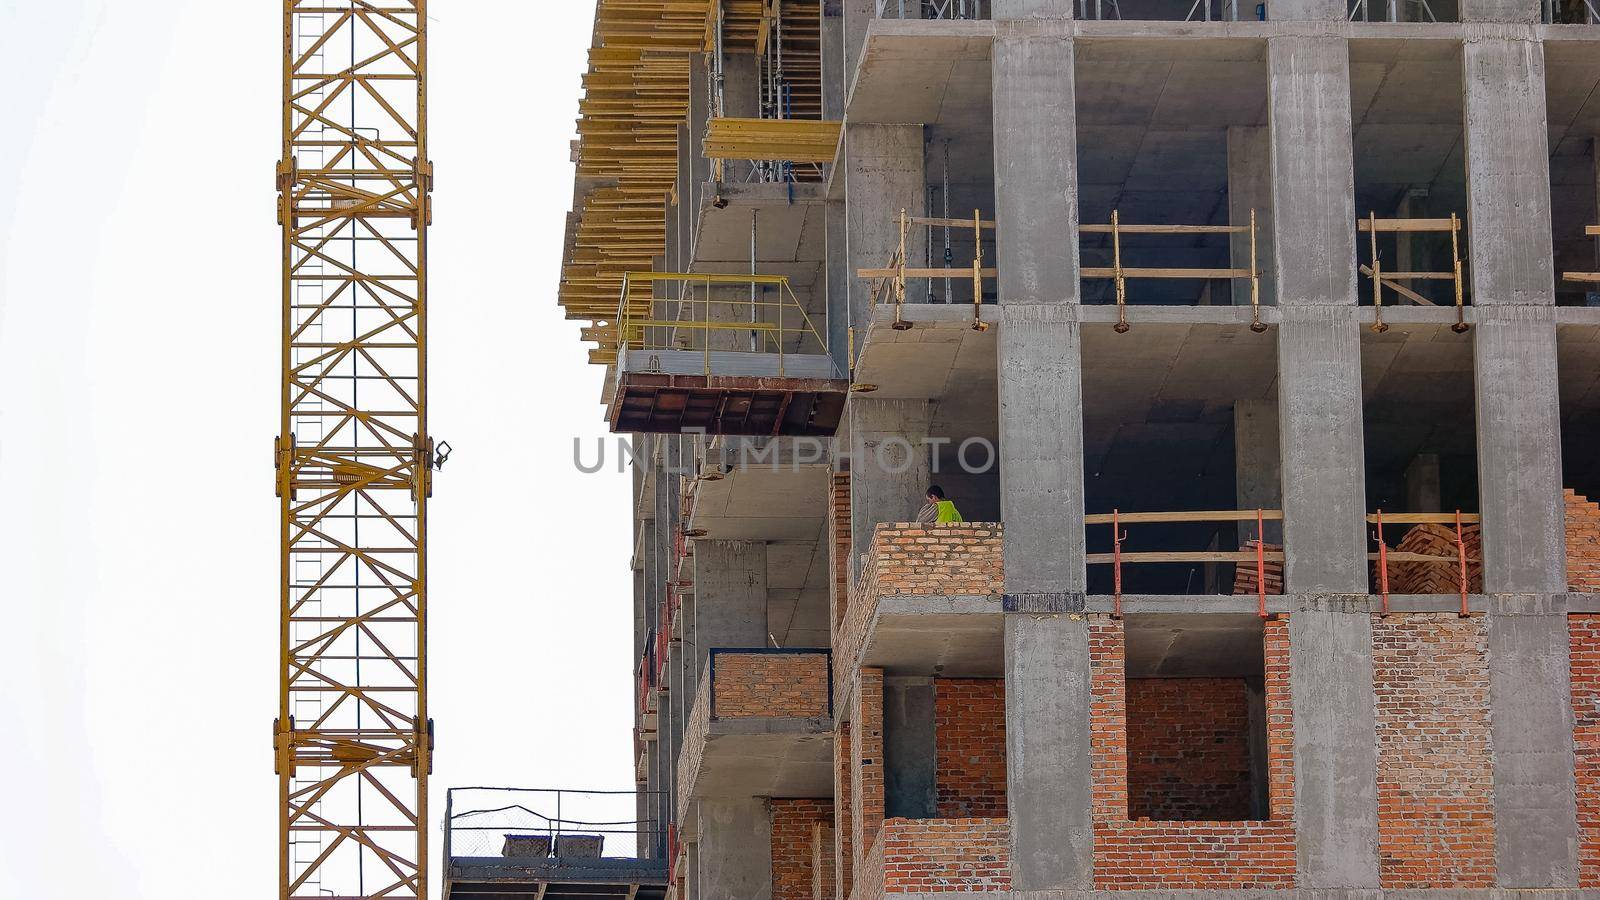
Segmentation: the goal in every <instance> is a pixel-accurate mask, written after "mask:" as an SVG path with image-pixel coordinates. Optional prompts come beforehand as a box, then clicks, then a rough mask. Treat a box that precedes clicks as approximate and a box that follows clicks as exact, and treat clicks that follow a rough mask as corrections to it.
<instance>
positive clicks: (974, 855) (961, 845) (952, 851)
mask: <svg viewBox="0 0 1600 900" xmlns="http://www.w3.org/2000/svg"><path fill="white" fill-rule="evenodd" d="M879 841H880V843H881V845H882V858H883V861H882V863H881V864H880V865H879V866H878V869H879V870H880V871H881V872H882V873H883V892H884V893H885V894H924V893H947V892H954V891H1008V890H1010V889H1011V854H1010V829H1009V827H1008V823H1007V821H1006V820H1005V819H1003V818H1000V819H996V818H977V819H973V818H963V819H889V820H887V821H885V822H884V823H883V833H882V834H881V835H880V836H879ZM874 862H876V858H875V859H874Z"/></svg>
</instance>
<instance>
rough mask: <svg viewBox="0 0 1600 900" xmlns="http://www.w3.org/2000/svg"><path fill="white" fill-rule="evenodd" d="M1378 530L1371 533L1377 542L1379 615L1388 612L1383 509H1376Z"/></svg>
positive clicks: (1387, 555) (1387, 549)
mask: <svg viewBox="0 0 1600 900" xmlns="http://www.w3.org/2000/svg"><path fill="white" fill-rule="evenodd" d="M1377 527H1378V530H1377V531H1376V532H1374V533H1373V535H1372V536H1373V538H1374V539H1375V540H1377V542H1378V594H1379V595H1380V596H1381V597H1382V598H1383V603H1382V606H1380V607H1379V610H1380V611H1379V615H1384V616H1387V615H1388V614H1389V545H1388V544H1387V543H1385V542H1384V540H1383V510H1381V509H1380V510H1378V515H1377Z"/></svg>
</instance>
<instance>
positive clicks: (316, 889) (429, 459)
mask: <svg viewBox="0 0 1600 900" xmlns="http://www.w3.org/2000/svg"><path fill="white" fill-rule="evenodd" d="M283 29H284V30H283V54H284V56H283V148H282V156H281V157H280V160H281V161H280V162H279V164H278V179H277V184H278V194H279V196H278V220H279V224H280V225H281V226H282V230H283V384H282V388H283V395H282V411H281V421H280V430H279V432H278V434H279V437H278V439H277V446H276V460H275V461H276V466H277V494H278V497H279V503H280V508H281V515H282V538H281V547H280V563H281V570H282V571H281V584H280V591H281V595H280V602H281V611H282V622H281V630H280V635H279V637H280V641H281V654H280V666H281V671H280V681H279V699H278V718H277V720H276V722H275V723H274V729H273V743H274V749H275V758H276V771H277V775H278V786H279V839H280V840H279V897H280V898H281V900H293V898H306V900H310V898H322V900H327V898H350V900H354V898H375V897H385V898H423V897H426V896H427V889H428V865H427V855H428V853H427V810H428V801H427V796H428V773H429V768H430V766H431V753H432V724H431V722H430V720H429V719H428V708H427V666H426V657H427V640H426V624H427V500H428V495H429V493H430V490H431V485H430V478H431V474H432V471H433V470H434V469H435V468H437V467H438V465H440V464H442V462H443V457H444V456H446V455H448V445H445V444H442V443H441V444H440V445H439V448H438V449H435V447H434V445H433V441H432V439H431V438H429V437H428V407H427V370H426V361H427V316H426V311H427V265H426V261H427V228H428V224H429V218H430V214H429V205H428V204H429V200H428V198H429V191H430V190H431V189H432V181H433V175H432V166H431V164H430V163H429V162H428V149H427V148H428V144H427V127H426V120H427V102H426V101H427V77H426V73H427V39H426V31H427V10H426V0H284V8H283Z"/></svg>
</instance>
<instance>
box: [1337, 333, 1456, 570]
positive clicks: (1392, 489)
mask: <svg viewBox="0 0 1600 900" xmlns="http://www.w3.org/2000/svg"><path fill="white" fill-rule="evenodd" d="M1361 357H1362V372H1363V378H1362V389H1363V395H1364V397H1365V401H1364V404H1363V414H1362V427H1363V432H1364V436H1365V442H1366V452H1365V455H1366V481H1367V498H1366V499H1367V513H1368V521H1367V531H1368V538H1369V540H1368V545H1369V549H1370V551H1371V554H1370V555H1371V566H1370V575H1371V583H1372V591H1373V593H1377V594H1383V595H1385V596H1386V595H1388V594H1391V593H1393V594H1459V593H1460V592H1461V589H1462V584H1461V568H1462V565H1461V563H1462V561H1463V558H1464V560H1465V563H1466V570H1467V583H1466V590H1467V592H1469V593H1474V592H1478V591H1481V590H1482V589H1483V557H1482V554H1481V551H1480V544H1481V540H1480V536H1479V531H1480V529H1479V525H1478V516H1477V513H1478V509H1479V507H1478V456H1477V428H1476V415H1475V409H1474V394H1473V384H1474V381H1473V360H1472V337H1471V334H1470V333H1467V334H1459V333H1456V332H1454V331H1452V330H1451V328H1450V327H1449V326H1448V325H1442V324H1431V325H1418V324H1409V325H1403V324H1395V325H1393V326H1391V327H1390V328H1389V329H1388V330H1387V331H1384V332H1382V333H1378V332H1374V331H1372V330H1370V329H1368V330H1365V331H1363V332H1362V337H1361ZM1458 514H1459V517H1460V522H1459V527H1458V523H1457V516H1458ZM1380 517H1381V519H1382V521H1381V523H1380V522H1379V518H1380ZM1380 535H1381V536H1382V542H1381V544H1380V542H1379V541H1378V537H1379V536H1380Z"/></svg>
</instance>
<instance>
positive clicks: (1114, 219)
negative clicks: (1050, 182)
mask: <svg viewBox="0 0 1600 900" xmlns="http://www.w3.org/2000/svg"><path fill="white" fill-rule="evenodd" d="M1078 231H1079V232H1080V233H1082V234H1109V235H1111V265H1110V267H1104V266H1086V267H1084V268H1083V269H1082V270H1081V272H1080V273H1079V275H1080V276H1081V277H1083V278H1086V279H1087V278H1109V279H1111V280H1112V282H1114V283H1115V284H1116V289H1117V324H1116V329H1115V330H1116V332H1117V333H1118V334H1126V333H1127V332H1128V330H1129V328H1130V326H1129V325H1128V281H1129V280H1130V279H1144V278H1248V279H1250V330H1251V331H1254V332H1256V333H1258V334H1259V333H1260V332H1263V331H1266V330H1267V326H1266V325H1265V324H1263V323H1262V321H1261V267H1260V265H1258V264H1257V261H1256V243H1257V238H1256V211H1255V210H1253V209H1252V210H1250V224H1249V225H1128V224H1125V223H1124V222H1123V221H1122V214H1121V213H1120V212H1119V211H1117V210H1112V211H1111V222H1110V224H1107V225H1080V226H1079V227H1078ZM1134 234H1178V235H1184V234H1248V235H1250V266H1249V268H1243V269H1240V268H1229V269H1209V268H1186V267H1153V266H1126V265H1123V263H1122V239H1123V237H1124V236H1126V235H1134Z"/></svg>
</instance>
